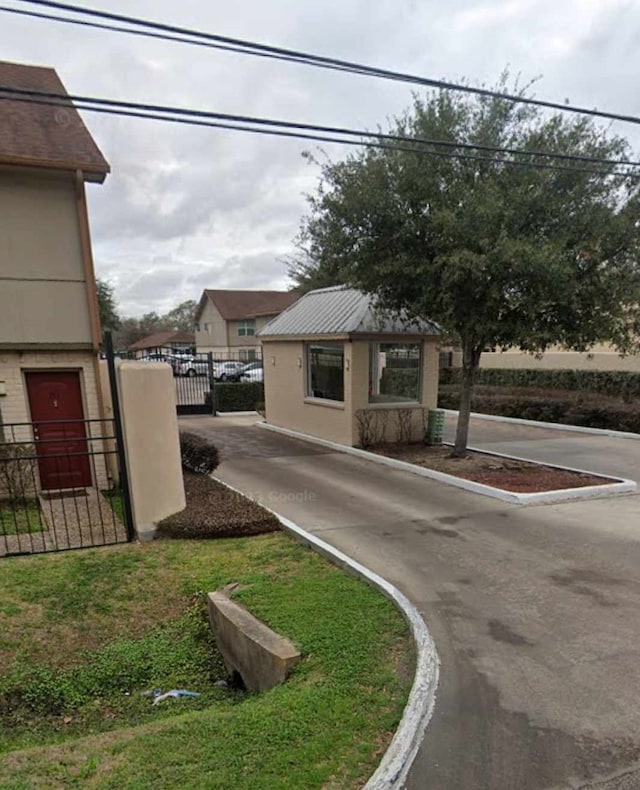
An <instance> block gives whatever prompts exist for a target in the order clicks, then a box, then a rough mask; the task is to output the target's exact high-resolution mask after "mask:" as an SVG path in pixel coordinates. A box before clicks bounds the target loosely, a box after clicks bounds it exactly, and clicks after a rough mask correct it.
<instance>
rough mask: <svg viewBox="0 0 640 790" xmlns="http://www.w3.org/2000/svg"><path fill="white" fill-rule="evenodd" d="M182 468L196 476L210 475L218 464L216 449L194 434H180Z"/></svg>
mask: <svg viewBox="0 0 640 790" xmlns="http://www.w3.org/2000/svg"><path fill="white" fill-rule="evenodd" d="M180 456H181V458H182V468H183V469H184V470H186V471H187V472H194V473H195V474H198V475H210V474H211V472H213V470H214V469H215V468H216V467H217V466H218V464H219V463H220V458H219V457H218V448H217V447H216V446H215V445H214V444H211V442H208V441H207V440H206V439H204V438H203V437H202V436H198V435H197V434H195V433H187V432H186V431H185V432H183V433H181V434H180Z"/></svg>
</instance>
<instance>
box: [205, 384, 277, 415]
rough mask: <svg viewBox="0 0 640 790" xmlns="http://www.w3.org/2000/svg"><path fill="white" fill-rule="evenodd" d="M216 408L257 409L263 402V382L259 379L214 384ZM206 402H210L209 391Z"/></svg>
mask: <svg viewBox="0 0 640 790" xmlns="http://www.w3.org/2000/svg"><path fill="white" fill-rule="evenodd" d="M215 393H216V410H217V411H221V412H225V411H258V406H259V405H260V404H261V403H262V404H264V384H263V383H262V382H261V381H241V382H237V383H236V382H228V383H224V384H216V388H215ZM206 402H207V403H211V393H210V392H208V393H207V397H206Z"/></svg>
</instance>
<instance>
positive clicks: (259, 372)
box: [240, 362, 264, 381]
mask: <svg viewBox="0 0 640 790" xmlns="http://www.w3.org/2000/svg"><path fill="white" fill-rule="evenodd" d="M240 381H264V368H263V367H262V362H252V363H251V364H250V365H247V367H246V368H245V369H244V370H243V371H242V375H241V376H240Z"/></svg>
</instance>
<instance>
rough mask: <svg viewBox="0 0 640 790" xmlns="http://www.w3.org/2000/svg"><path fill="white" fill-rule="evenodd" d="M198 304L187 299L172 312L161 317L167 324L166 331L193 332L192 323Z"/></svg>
mask: <svg viewBox="0 0 640 790" xmlns="http://www.w3.org/2000/svg"><path fill="white" fill-rule="evenodd" d="M197 307H198V303H197V302H196V301H195V300H194V299H187V300H186V302H181V303H180V304H179V305H178V306H177V307H174V308H173V310H170V311H169V312H168V313H167V314H166V315H164V316H162V320H163V321H164V322H165V323H166V324H167V328H168V329H175V330H176V331H179V332H193V322H194V320H195V314H196V309H197Z"/></svg>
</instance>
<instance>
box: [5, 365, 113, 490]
mask: <svg viewBox="0 0 640 790" xmlns="http://www.w3.org/2000/svg"><path fill="white" fill-rule="evenodd" d="M29 373H52V374H55V373H76V374H77V376H78V386H79V387H80V403H81V405H82V419H83V420H85V421H86V420H87V419H88V418H87V397H86V388H85V378H84V374H85V369H84V367H82V366H81V365H78V366H73V365H59V366H57V365H51V364H48V365H43V366H42V367H36V366H34V365H33V364H32V365H29V366H28V367H24V368H23V367H21V368H20V376H21V379H22V391H23V395H24V400H25V411H26V414H27V419H28V422H29V423H30V424H31V425H32V426H33V425H34V423H35V422H36V421H35V420H34V419H33V414H32V413H31V402H30V400H29V389H28V384H27V374H29ZM96 386H99V382H96ZM85 434H86V425H85ZM34 439H35V437H34ZM85 442H86V443H87V451H89V449H90V447H89V437H88V436H85ZM88 467H89V477H90V481H91V482H90V485H91V486H94V487H95V485H96V480H95V470H94V469H93V464H88ZM36 468H37V473H38V483H39V485H40V490H41V491H44V490H47V489H44V488H43V486H42V480H41V478H40V465H39V464H36Z"/></svg>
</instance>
